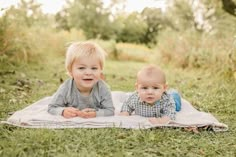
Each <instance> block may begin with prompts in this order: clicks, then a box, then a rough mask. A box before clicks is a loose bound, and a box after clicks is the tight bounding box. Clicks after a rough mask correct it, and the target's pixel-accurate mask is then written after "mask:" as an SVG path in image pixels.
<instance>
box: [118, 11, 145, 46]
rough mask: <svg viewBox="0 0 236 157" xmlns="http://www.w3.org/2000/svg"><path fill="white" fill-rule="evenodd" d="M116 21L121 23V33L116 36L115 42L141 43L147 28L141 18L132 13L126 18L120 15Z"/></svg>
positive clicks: (137, 14)
mask: <svg viewBox="0 0 236 157" xmlns="http://www.w3.org/2000/svg"><path fill="white" fill-rule="evenodd" d="M116 21H119V22H117V23H121V24H122V25H121V31H120V33H119V34H118V37H117V40H118V41H121V42H131V43H142V38H143V36H144V35H145V33H146V31H147V29H148V26H147V24H146V22H145V21H144V20H143V19H142V16H141V15H140V14H139V13H137V12H133V13H131V14H129V15H128V16H127V15H125V14H123V15H120V16H119V17H118V18H117V19H116Z"/></svg>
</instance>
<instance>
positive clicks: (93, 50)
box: [65, 41, 106, 74]
mask: <svg viewBox="0 0 236 157" xmlns="http://www.w3.org/2000/svg"><path fill="white" fill-rule="evenodd" d="M105 55H106V52H105V51H104V50H103V49H102V48H101V47H100V46H99V45H97V44H96V43H94V42H91V41H85V42H75V43H72V44H71V45H70V46H69V47H68V49H67V52H66V60H65V66H66V70H67V72H68V73H69V74H70V72H71V70H72V64H73V62H74V61H75V60H77V59H79V58H88V59H89V58H97V59H98V61H99V64H100V68H101V69H102V70H103V67H104V63H105Z"/></svg>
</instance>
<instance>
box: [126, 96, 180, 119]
mask: <svg viewBox="0 0 236 157" xmlns="http://www.w3.org/2000/svg"><path fill="white" fill-rule="evenodd" d="M121 112H128V113H129V114H131V113H132V112H134V113H135V114H136V115H140V116H143V117H163V116H168V117H170V118H171V119H172V120H174V119H175V114H176V111H175V102H174V99H173V98H172V97H171V96H170V95H168V94H167V93H166V92H164V93H163V95H162V97H161V100H159V101H157V102H156V103H155V105H150V104H148V103H146V102H142V101H141V100H140V98H139V96H138V93H137V92H134V93H133V94H132V95H130V96H129V98H128V99H127V100H126V101H125V102H124V103H123V106H122V108H121Z"/></svg>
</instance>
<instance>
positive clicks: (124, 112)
mask: <svg viewBox="0 0 236 157" xmlns="http://www.w3.org/2000/svg"><path fill="white" fill-rule="evenodd" d="M135 103H138V102H136V97H135V93H133V94H132V95H130V96H129V98H128V99H127V100H125V102H124V103H123V105H122V107H121V111H120V114H119V115H120V116H130V115H131V113H132V112H133V111H134V106H135Z"/></svg>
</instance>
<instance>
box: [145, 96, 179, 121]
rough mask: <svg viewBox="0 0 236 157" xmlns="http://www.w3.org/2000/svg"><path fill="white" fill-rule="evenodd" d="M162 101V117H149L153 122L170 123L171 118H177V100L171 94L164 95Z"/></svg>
mask: <svg viewBox="0 0 236 157" xmlns="http://www.w3.org/2000/svg"><path fill="white" fill-rule="evenodd" d="M162 98H163V99H162V101H161V102H160V106H161V109H160V115H161V117H160V118H156V117H152V118H149V121H150V122H151V123H152V124H168V123H169V122H170V120H175V116H176V110H175V101H174V99H173V98H172V97H170V96H169V95H164V96H163V97H162Z"/></svg>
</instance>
